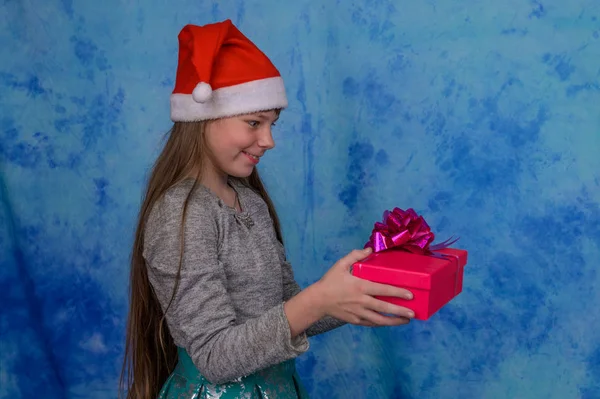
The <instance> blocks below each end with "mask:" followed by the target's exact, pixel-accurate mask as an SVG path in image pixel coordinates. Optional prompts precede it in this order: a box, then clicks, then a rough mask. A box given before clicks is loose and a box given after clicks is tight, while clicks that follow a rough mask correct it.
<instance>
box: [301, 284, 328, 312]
mask: <svg viewBox="0 0 600 399" xmlns="http://www.w3.org/2000/svg"><path fill="white" fill-rule="evenodd" d="M305 291H309V292H310V299H311V303H310V304H309V306H310V307H311V308H312V309H313V311H314V312H315V313H316V314H317V315H318V317H319V320H320V319H322V318H323V317H325V316H327V307H328V306H327V290H326V288H325V286H324V285H323V283H322V282H321V281H320V280H319V281H317V282H315V283H313V284H312V285H310V286H308V287H307V288H306V290H305Z"/></svg>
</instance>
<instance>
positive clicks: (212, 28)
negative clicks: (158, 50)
mask: <svg viewBox="0 0 600 399" xmlns="http://www.w3.org/2000/svg"><path fill="white" fill-rule="evenodd" d="M287 105H288V102H287V97H286V93H285V87H284V84H283V79H282V78H281V75H280V74H279V71H278V70H277V68H275V66H274V65H273V64H272V63H271V61H270V60H269V58H268V57H267V56H266V55H265V54H264V53H263V52H262V51H261V50H260V49H259V48H258V47H257V46H256V45H255V44H254V43H252V42H251V41H250V40H249V39H248V38H247V37H246V36H244V35H243V34H242V33H241V32H240V31H239V30H238V29H237V28H236V27H235V26H234V25H233V23H232V22H231V21H230V20H226V21H223V22H218V23H214V24H208V25H204V26H196V25H186V26H185V27H184V28H183V29H182V30H181V32H180V33H179V64H178V66H177V76H176V81H175V88H174V89H173V93H172V94H171V119H172V120H173V121H174V122H182V121H184V122H190V121H200V120H207V119H217V118H222V117H228V116H235V115H241V114H248V113H253V112H259V111H266V110H271V109H281V108H286V107H287Z"/></svg>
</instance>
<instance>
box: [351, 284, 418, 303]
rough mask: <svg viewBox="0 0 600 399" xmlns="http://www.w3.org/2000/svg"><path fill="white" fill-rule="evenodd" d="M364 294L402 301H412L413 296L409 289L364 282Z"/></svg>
mask: <svg viewBox="0 0 600 399" xmlns="http://www.w3.org/2000/svg"><path fill="white" fill-rule="evenodd" d="M361 284H362V292H363V293H365V294H367V295H370V296H390V297H397V298H402V299H412V298H413V294H412V292H410V291H409V290H407V289H404V288H400V287H394V286H393V285H387V284H380V283H374V282H372V281H367V280H363V281H362V282H361Z"/></svg>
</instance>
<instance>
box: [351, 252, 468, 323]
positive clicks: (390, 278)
mask: <svg viewBox="0 0 600 399" xmlns="http://www.w3.org/2000/svg"><path fill="white" fill-rule="evenodd" d="M436 253H438V254H440V255H442V254H444V255H449V258H447V259H440V258H438V257H434V256H429V255H419V254H413V253H410V252H406V251H402V250H394V249H390V250H387V251H384V252H380V253H375V254H372V255H370V256H369V257H367V258H366V259H363V260H362V261H360V262H357V263H355V264H354V265H353V266H352V274H353V275H354V276H356V277H360V278H362V279H365V280H369V281H373V282H376V283H383V284H388V285H394V286H396V287H401V288H406V289H407V290H409V291H410V292H412V293H413V299H410V300H407V299H402V298H398V297H377V298H378V299H381V300H384V301H386V302H390V303H393V304H395V305H400V306H404V307H406V308H409V309H411V310H412V311H413V312H415V319H419V320H427V319H429V318H430V317H431V316H432V315H433V314H434V313H435V312H437V311H438V310H439V309H441V308H442V307H443V306H444V305H446V304H447V303H448V302H450V301H451V300H452V299H453V298H454V297H456V296H457V295H458V294H460V293H461V292H462V286H463V270H464V267H465V265H466V263H467V251H465V250H462V249H454V248H445V249H440V250H437V251H436Z"/></svg>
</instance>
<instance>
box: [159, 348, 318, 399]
mask: <svg viewBox="0 0 600 399" xmlns="http://www.w3.org/2000/svg"><path fill="white" fill-rule="evenodd" d="M178 354H179V362H178V364H177V367H176V368H175V370H174V371H173V373H172V374H171V375H170V376H169V378H168V379H167V381H166V382H165V384H164V386H163V387H162V390H161V392H160V394H159V396H158V399H308V397H309V396H308V393H307V392H306V390H305V388H304V387H303V386H302V382H301V381H300V378H299V376H298V373H297V371H296V363H295V361H294V360H293V359H292V360H288V361H286V362H283V363H280V364H277V365H275V366H272V367H269V368H266V369H264V370H261V371H258V372H256V373H254V374H252V375H249V376H246V377H243V378H239V379H237V380H236V381H232V382H229V383H226V384H212V383H210V382H209V381H208V380H206V378H204V377H203V376H202V374H200V373H199V372H198V369H197V368H196V367H195V366H194V363H193V362H192V359H191V358H190V357H189V355H188V354H187V352H186V351H185V350H184V349H182V348H179V351H178Z"/></svg>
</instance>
